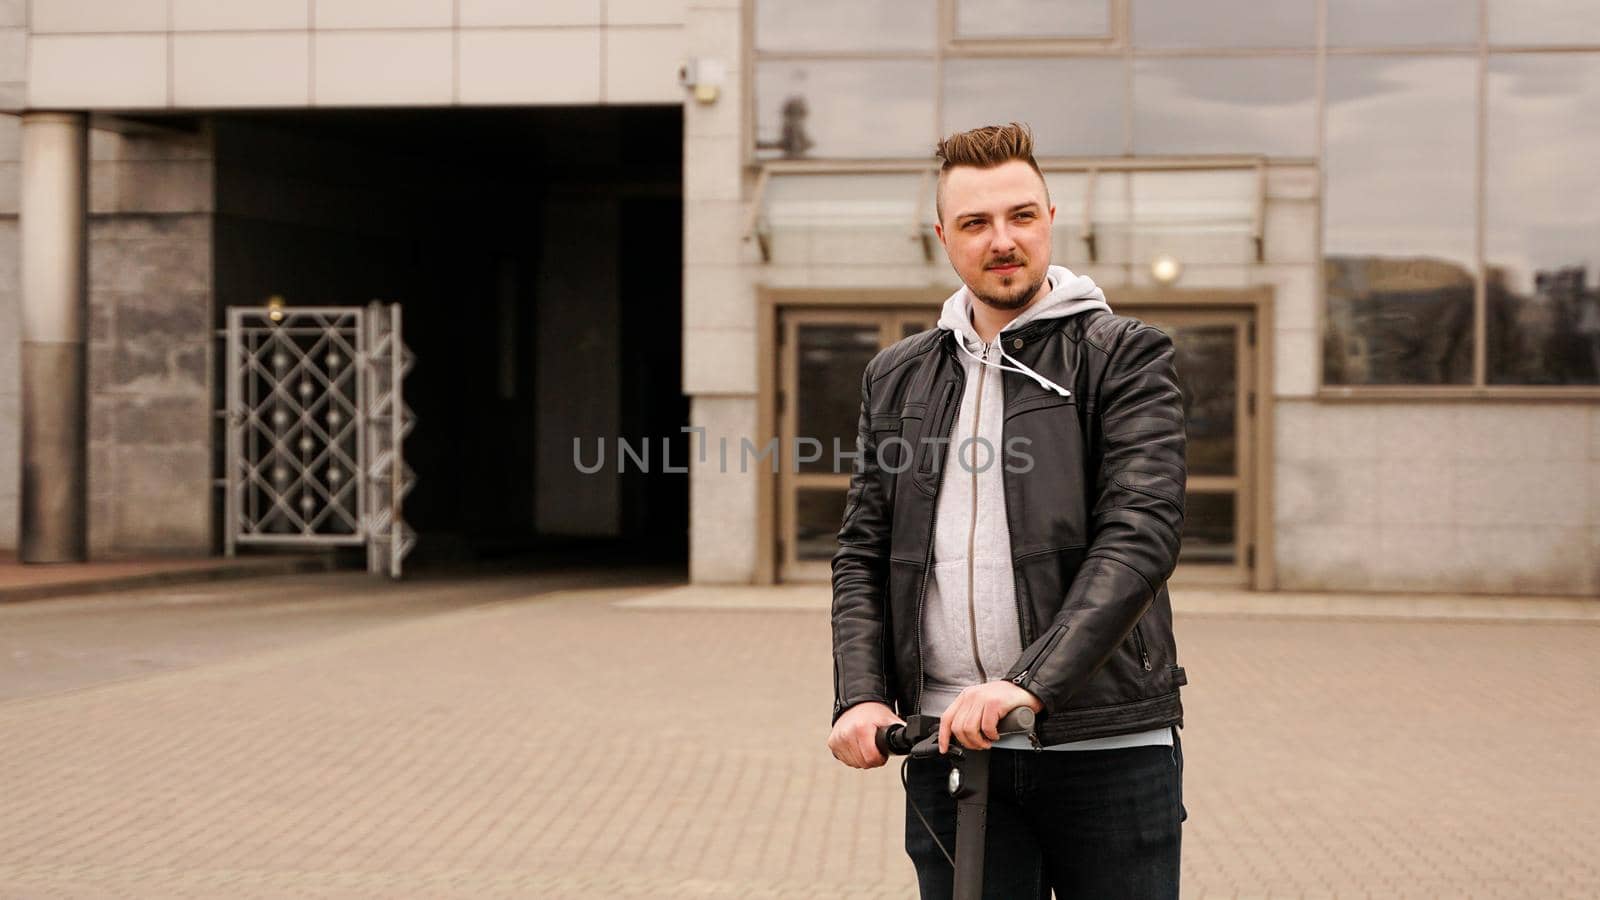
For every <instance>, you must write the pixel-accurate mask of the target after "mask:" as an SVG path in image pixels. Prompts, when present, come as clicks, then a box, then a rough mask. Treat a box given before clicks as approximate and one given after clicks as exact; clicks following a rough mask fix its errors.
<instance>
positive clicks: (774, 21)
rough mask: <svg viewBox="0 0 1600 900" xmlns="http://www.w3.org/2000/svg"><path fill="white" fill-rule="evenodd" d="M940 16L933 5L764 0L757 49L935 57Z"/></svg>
mask: <svg viewBox="0 0 1600 900" xmlns="http://www.w3.org/2000/svg"><path fill="white" fill-rule="evenodd" d="M937 11H938V4H936V3H929V2H927V0H758V2H757V3H756V22H755V24H756V49H757V50H758V51H764V52H772V53H781V52H790V53H794V52H823V53H828V52H861V51H869V50H877V51H884V50H888V51H917V50H926V51H928V52H932V51H933V48H934V44H935V42H936V40H937V35H938V27H937V22H938V20H937V18H936V14H937Z"/></svg>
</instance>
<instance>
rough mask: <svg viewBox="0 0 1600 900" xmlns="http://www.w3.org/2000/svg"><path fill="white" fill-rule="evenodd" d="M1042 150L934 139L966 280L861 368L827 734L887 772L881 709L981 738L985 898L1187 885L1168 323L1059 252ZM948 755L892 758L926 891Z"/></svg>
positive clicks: (949, 843) (1140, 893)
mask: <svg viewBox="0 0 1600 900" xmlns="http://www.w3.org/2000/svg"><path fill="white" fill-rule="evenodd" d="M1032 145H1033V141H1032V135H1031V133H1030V132H1029V131H1028V130H1027V128H1026V127H1025V126H1022V125H1018V124H1016V123H1012V124H1010V125H1007V126H989V127H985V128H978V129H974V130H972V131H967V132H962V133H959V134H955V135H952V136H951V137H949V138H947V139H946V140H944V141H942V142H941V143H940V145H939V150H938V156H939V158H940V159H942V160H943V165H942V166H941V168H940V171H939V191H938V201H937V214H938V218H939V224H938V225H937V226H936V229H935V230H936V232H937V234H938V236H939V241H940V243H942V244H943V245H944V248H945V252H946V254H947V255H948V256H949V259H950V264H951V265H952V266H953V267H954V268H955V270H956V273H957V274H958V275H959V276H960V277H961V281H962V282H963V284H964V287H962V288H961V289H960V290H958V291H956V292H955V293H954V294H952V295H951V296H950V298H949V299H948V300H947V301H945V304H944V310H943V314H942V315H941V317H940V319H939V324H938V327H937V328H934V329H930V330H928V331H925V332H922V333H921V334H917V335H913V336H911V337H908V338H906V339H904V340H902V341H900V342H898V343H896V344H894V345H893V346H891V347H888V348H887V349H885V350H883V351H882V352H880V353H879V354H878V355H877V356H876V357H875V358H874V359H873V360H872V362H871V363H869V364H868V366H867V369H866V373H865V375H864V376H863V378H862V383H861V416H860V426H859V427H860V433H859V440H860V445H861V446H860V449H861V451H862V454H861V457H860V459H859V460H858V464H857V466H856V468H855V471H854V472H853V473H852V476H851V481H850V491H849V494H848V497H847V500H846V509H845V513H844V521H843V524H842V527H841V528H840V530H839V549H838V552H837V553H836V554H835V555H834V557H833V655H834V685H833V686H834V705H833V716H834V725H833V731H832V733H831V734H830V735H829V737H828V746H829V749H830V750H832V752H833V755H834V756H835V757H836V758H838V759H839V760H840V761H841V762H843V763H845V764H846V765H849V766H853V767H855V768H861V769H868V768H873V767H876V766H881V765H883V764H884V762H885V759H884V757H883V755H882V754H880V753H879V752H878V750H877V748H876V747H875V746H874V743H873V735H874V733H875V731H876V729H877V728H878V726H880V725H888V724H892V723H895V722H899V721H901V718H900V716H901V715H910V714H912V713H916V712H920V713H923V714H926V715H936V716H939V717H940V727H939V746H940V749H941V750H947V749H948V747H949V744H950V742H951V741H952V740H954V741H959V742H960V743H961V744H962V745H963V746H966V747H970V748H975V749H988V748H991V747H992V748H995V757H994V759H993V761H992V764H991V766H992V768H991V771H992V774H991V793H990V797H991V800H990V810H989V817H988V829H987V840H986V847H987V850H986V856H987V860H986V865H985V896H986V897H995V898H1008V900H1011V898H1030V897H1040V898H1048V897H1049V894H1050V891H1051V889H1054V890H1055V892H1056V895H1057V896H1058V897H1062V898H1066V897H1072V898H1078V897H1085V898H1096V900H1100V898H1108V897H1137V898H1151V897H1176V896H1177V894H1178V888H1177V885H1178V854H1179V842H1180V836H1181V823H1182V821H1183V820H1184V819H1185V818H1186V817H1187V812H1186V811H1185V810H1184V808H1183V805H1182V760H1183V757H1182V749H1181V745H1180V744H1179V741H1178V733H1177V726H1180V725H1181V724H1182V722H1183V707H1182V705H1181V703H1180V702H1179V696H1178V689H1179V687H1180V686H1181V685H1182V684H1184V683H1185V681H1186V679H1185V676H1184V671H1183V669H1182V668H1181V667H1179V666H1178V664H1177V648H1176V645H1175V643H1174V640H1173V634H1172V607H1171V601H1170V599H1169V597H1168V593H1167V588H1166V581H1167V578H1168V577H1169V576H1170V575H1171V573H1172V570H1173V567H1174V566H1175V564H1176V562H1177V556H1178V544H1179V536H1180V534H1181V532H1182V529H1183V505H1184V488H1185V480H1186V471H1185V467H1184V425H1183V411H1182V402H1181V398H1180V395H1179V392H1178V385H1177V379H1176V375H1175V373H1174V370H1173V348H1172V341H1171V339H1170V338H1168V337H1167V336H1166V335H1165V334H1163V333H1162V332H1161V331H1159V330H1157V329H1156V328H1154V327H1151V326H1149V325H1145V324H1143V323H1141V322H1139V321H1138V320H1136V319H1132V318H1128V317H1124V316H1117V315H1113V314H1111V311H1110V307H1109V306H1108V305H1107V304H1106V301H1105V297H1104V295H1103V294H1102V293H1101V291H1100V289H1099V288H1098V287H1096V286H1095V284H1094V282H1093V281H1092V280H1090V279H1088V278H1085V277H1082V276H1077V275H1074V274H1073V273H1072V272H1070V271H1068V270H1067V269H1065V268H1062V267H1060V266H1052V265H1050V246H1051V223H1052V222H1053V221H1054V219H1055V214H1056V210H1055V207H1054V206H1052V205H1050V198H1049V194H1048V190H1047V188H1046V186H1045V183H1044V177H1043V175H1042V174H1041V173H1040V171H1039V167H1038V164H1037V163H1036V162H1035V161H1034V159H1033V146H1032ZM1019 706H1027V707H1029V708H1031V709H1033V710H1034V711H1035V712H1036V713H1038V721H1039V725H1038V732H1039V736H1040V739H1041V743H1042V744H1043V745H1044V748H1045V750H1044V752H1035V751H1034V750H1032V749H1029V748H1028V744H1027V743H1025V742H1023V741H1022V739H1021V738H1020V736H1006V737H1001V736H1000V735H999V734H998V732H997V730H996V724H997V722H998V721H999V719H1000V718H1001V717H1002V716H1003V715H1005V714H1006V713H1007V712H1009V711H1011V710H1013V709H1015V708H1017V707H1019ZM896 710H898V712H899V715H897V714H896ZM1013 748H1017V749H1013ZM948 772H949V766H948V764H947V763H945V762H944V761H943V760H915V761H912V762H910V763H909V769H908V772H907V815H906V851H907V853H908V854H909V855H910V856H911V858H912V861H913V862H914V864H915V865H916V870H917V879H918V882H919V884H920V886H921V891H922V896H923V897H924V898H934V897H948V896H950V892H951V884H952V880H951V876H952V871H951V866H950V863H949V862H948V861H947V860H946V859H945V857H944V855H943V853H942V852H941V849H940V845H941V844H942V846H943V847H944V848H947V849H953V847H954V843H953V841H954V836H955V802H954V800H952V799H951V798H950V797H949V796H948V795H947V793H946V791H945V777H946V775H947V774H948ZM918 813H920V817H919V816H918V815H916V814H918ZM921 817H926V819H927V822H928V825H927V826H925V825H924V823H923V822H922V819H921ZM930 827H931V830H932V831H934V832H937V834H938V842H937V843H936V842H935V840H934V837H933V836H932V835H931V834H930V833H929V832H930Z"/></svg>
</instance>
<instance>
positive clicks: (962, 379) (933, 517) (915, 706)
mask: <svg viewBox="0 0 1600 900" xmlns="http://www.w3.org/2000/svg"><path fill="white" fill-rule="evenodd" d="M955 339H956V340H958V341H959V340H961V337H960V336H959V335H956V336H955ZM956 383H957V384H959V385H961V386H963V387H965V386H966V383H967V375H966V373H965V372H963V371H961V367H960V366H959V365H958V366H957V367H956ZM947 393H948V392H947ZM955 398H956V400H955V406H954V407H953V408H952V409H951V410H950V424H948V425H946V426H945V429H944V439H945V443H946V444H948V443H949V442H950V435H951V434H953V433H954V432H955V430H956V413H957V411H958V410H960V409H961V394H960V393H957V394H955ZM946 402H948V401H946ZM944 470H945V467H944V466H940V467H939V478H938V480H937V481H935V482H934V488H933V503H932V504H930V505H931V506H932V507H933V512H931V513H929V514H928V553H927V555H926V556H925V557H923V560H922V587H921V588H920V589H919V590H918V591H917V617H916V618H917V622H916V633H917V694H916V697H915V698H914V699H913V700H912V704H911V711H912V712H920V711H921V710H922V688H923V682H924V679H925V677H926V675H927V672H926V671H925V667H924V666H923V664H922V601H923V599H924V598H926V597H927V596H928V573H929V572H931V571H932V569H933V530H934V528H935V527H936V526H937V525H938V524H939V489H940V488H941V487H943V486H944Z"/></svg>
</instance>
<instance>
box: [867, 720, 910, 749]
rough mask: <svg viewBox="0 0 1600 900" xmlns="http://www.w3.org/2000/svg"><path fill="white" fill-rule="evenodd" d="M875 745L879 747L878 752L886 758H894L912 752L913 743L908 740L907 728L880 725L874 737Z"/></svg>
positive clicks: (895, 725)
mask: <svg viewBox="0 0 1600 900" xmlns="http://www.w3.org/2000/svg"><path fill="white" fill-rule="evenodd" d="M872 739H873V743H875V744H877V745H878V752H879V753H882V754H883V755H884V756H893V755H896V754H904V753H909V752H911V742H910V741H908V740H906V727H905V726H904V725H901V724H898V723H896V724H894V725H879V726H878V731H877V733H876V734H874V735H873V738H872Z"/></svg>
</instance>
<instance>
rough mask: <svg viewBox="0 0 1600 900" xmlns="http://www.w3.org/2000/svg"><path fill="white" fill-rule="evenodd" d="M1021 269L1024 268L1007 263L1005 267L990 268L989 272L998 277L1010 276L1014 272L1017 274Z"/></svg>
mask: <svg viewBox="0 0 1600 900" xmlns="http://www.w3.org/2000/svg"><path fill="white" fill-rule="evenodd" d="M1020 268H1022V266H1021V265H1019V264H1017V263H1006V264H1005V265H1000V266H990V267H989V271H991V272H994V273H995V274H997V275H1010V274H1011V273H1012V272H1015V271H1016V270H1018V269H1020Z"/></svg>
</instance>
